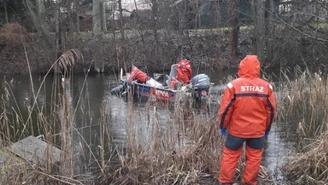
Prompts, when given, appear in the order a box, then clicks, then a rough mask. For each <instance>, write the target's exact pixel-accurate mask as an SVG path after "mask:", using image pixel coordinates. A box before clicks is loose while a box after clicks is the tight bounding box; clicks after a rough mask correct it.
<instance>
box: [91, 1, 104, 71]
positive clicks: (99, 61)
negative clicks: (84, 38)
mask: <svg viewBox="0 0 328 185" xmlns="http://www.w3.org/2000/svg"><path fill="white" fill-rule="evenodd" d="M92 8H93V16H92V32H93V35H94V39H95V40H96V43H95V47H94V48H95V51H94V58H93V60H94V69H95V71H96V72H98V73H99V72H104V61H103V51H102V48H103V47H102V32H101V27H102V25H101V17H102V16H101V15H102V10H101V0H93V7H92Z"/></svg>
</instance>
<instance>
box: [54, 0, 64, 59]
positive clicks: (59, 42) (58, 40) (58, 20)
mask: <svg viewBox="0 0 328 185" xmlns="http://www.w3.org/2000/svg"><path fill="white" fill-rule="evenodd" d="M55 24H56V55H57V58H59V57H60V56H61V54H62V52H63V49H62V26H61V15H60V1H58V2H57V4H56V13H55Z"/></svg>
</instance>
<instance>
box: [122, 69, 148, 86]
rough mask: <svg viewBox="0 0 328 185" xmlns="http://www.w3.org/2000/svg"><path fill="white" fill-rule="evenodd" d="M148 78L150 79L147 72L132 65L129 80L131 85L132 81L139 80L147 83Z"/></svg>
mask: <svg viewBox="0 0 328 185" xmlns="http://www.w3.org/2000/svg"><path fill="white" fill-rule="evenodd" d="M147 80H149V77H148V75H147V74H146V73H144V72H142V71H141V70H140V69H138V68H137V67H135V66H132V69H131V71H130V76H129V79H128V80H127V83H128V84H129V85H130V84H131V83H132V81H137V82H138V83H146V81H147Z"/></svg>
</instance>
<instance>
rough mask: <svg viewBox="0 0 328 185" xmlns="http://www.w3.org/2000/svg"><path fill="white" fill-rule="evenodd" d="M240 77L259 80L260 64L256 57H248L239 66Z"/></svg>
mask: <svg viewBox="0 0 328 185" xmlns="http://www.w3.org/2000/svg"><path fill="white" fill-rule="evenodd" d="M238 76H239V77H243V78H258V77H259V76H260V62H259V60H258V59H257V56H256V55H247V56H246V57H245V58H244V59H243V60H242V61H241V62H240V64H239V71H238Z"/></svg>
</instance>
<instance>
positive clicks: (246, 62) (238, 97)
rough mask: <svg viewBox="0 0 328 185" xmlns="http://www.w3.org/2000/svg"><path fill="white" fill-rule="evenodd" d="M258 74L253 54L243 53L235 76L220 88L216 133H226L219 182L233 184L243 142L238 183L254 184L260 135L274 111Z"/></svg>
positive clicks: (267, 88) (266, 86)
mask: <svg viewBox="0 0 328 185" xmlns="http://www.w3.org/2000/svg"><path fill="white" fill-rule="evenodd" d="M259 76H260V62H259V61H258V59H257V56H256V55H247V56H246V57H245V58H244V59H243V60H242V61H241V62H240V64H239V71H238V77H239V78H237V79H235V80H233V81H231V82H230V83H229V84H228V85H227V87H226V89H225V91H224V95H223V97H222V101H221V106H220V110H219V124H220V132H221V134H222V135H227V138H226V142H225V146H224V150H223V156H222V162H221V170H220V174H219V178H218V179H219V182H220V183H221V184H222V185H232V184H233V177H234V175H235V170H236V168H237V165H238V161H239V157H240V155H241V153H242V149H243V143H244V142H246V164H245V169H244V173H243V175H242V181H243V182H242V184H243V185H255V184H256V183H257V176H258V174H259V171H260V165H261V159H262V154H263V151H264V138H265V136H267V135H268V134H269V131H270V127H271V124H272V121H273V118H274V115H275V111H276V103H275V99H274V93H273V90H272V86H271V85H270V84H269V83H268V82H267V81H265V80H263V79H261V78H260V77H259ZM226 129H228V134H227V131H226Z"/></svg>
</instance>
